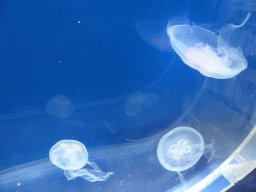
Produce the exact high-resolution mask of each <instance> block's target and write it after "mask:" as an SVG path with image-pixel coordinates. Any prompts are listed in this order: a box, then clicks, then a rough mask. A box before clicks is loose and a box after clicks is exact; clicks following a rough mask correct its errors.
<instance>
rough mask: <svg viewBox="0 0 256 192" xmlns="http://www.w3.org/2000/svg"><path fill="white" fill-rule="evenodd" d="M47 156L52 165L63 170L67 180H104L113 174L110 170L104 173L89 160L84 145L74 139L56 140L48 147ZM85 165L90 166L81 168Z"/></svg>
mask: <svg viewBox="0 0 256 192" xmlns="http://www.w3.org/2000/svg"><path fill="white" fill-rule="evenodd" d="M49 157H50V161H51V162H52V163H53V164H54V165H56V166H57V167H59V168H61V169H63V170H64V175H65V176H66V178H67V180H72V179H75V178H76V177H81V178H83V179H85V180H87V181H90V182H95V181H105V180H106V179H108V178H109V176H110V175H112V174H114V173H112V172H108V173H104V172H102V171H101V169H100V168H99V167H98V165H97V164H96V163H94V162H89V161H88V152H87V150H86V148H85V146H84V145H83V144H82V143H80V142H79V141H76V140H61V141H59V142H57V143H56V144H55V145H53V146H52V148H51V149H50V152H49ZM85 165H88V166H90V167H91V168H87V169H85V168H83V167H84V166H85ZM82 168H83V169H82Z"/></svg>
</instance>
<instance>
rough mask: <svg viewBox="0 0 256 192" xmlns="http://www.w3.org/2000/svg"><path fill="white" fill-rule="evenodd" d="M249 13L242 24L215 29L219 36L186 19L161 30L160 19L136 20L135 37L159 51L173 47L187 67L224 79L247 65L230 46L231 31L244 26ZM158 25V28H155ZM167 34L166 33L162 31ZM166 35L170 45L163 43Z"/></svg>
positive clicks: (239, 54)
mask: <svg viewBox="0 0 256 192" xmlns="http://www.w3.org/2000/svg"><path fill="white" fill-rule="evenodd" d="M250 15H251V13H249V14H248V15H247V16H246V18H245V19H244V21H243V22H242V24H240V25H233V24H227V25H225V26H224V27H222V28H221V29H220V31H219V36H217V35H215V34H214V33H213V32H211V31H209V30H206V29H204V28H202V27H199V26H195V25H192V26H191V25H190V24H189V23H188V21H187V20H186V21H184V22H183V21H182V22H181V21H180V20H179V21H178V20H177V19H173V20H171V21H170V22H169V23H168V25H167V28H166V32H165V31H162V30H160V29H162V26H163V24H164V22H160V21H140V20H139V21H136V23H135V26H136V29H137V32H138V34H139V36H140V37H141V38H142V39H143V40H144V41H146V42H148V43H149V44H151V45H153V46H154V47H156V48H158V49H160V50H162V51H170V50H171V48H170V47H172V48H173V50H174V51H175V52H176V53H177V54H178V55H179V56H180V57H181V59H182V61H183V62H184V63H185V64H187V65H188V66H190V67H191V68H193V69H195V70H198V71H199V72H200V73H201V74H202V75H204V76H206V77H212V78H216V79H227V78H232V77H234V76H236V75H238V74H239V73H240V72H241V71H243V70H245V69H246V68H247V61H246V58H245V57H244V55H243V51H242V49H241V48H240V47H236V48H235V47H232V46H230V44H231V42H229V40H230V35H231V34H232V32H233V31H234V30H235V29H237V28H239V27H242V26H244V25H245V23H246V22H247V20H248V19H249V17H250ZM159 28H160V29H159ZM166 33H167V34H166ZM167 35H168V36H169V40H168V41H169V42H170V43H171V46H168V44H167V38H166V36H167Z"/></svg>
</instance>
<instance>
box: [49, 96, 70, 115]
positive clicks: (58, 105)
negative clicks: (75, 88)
mask: <svg viewBox="0 0 256 192" xmlns="http://www.w3.org/2000/svg"><path fill="white" fill-rule="evenodd" d="M46 110H47V112H48V113H49V114H50V115H53V116H55V117H59V118H60V119H66V118H69V117H70V116H72V114H73V112H74V105H73V103H72V101H71V100H70V99H69V98H67V97H66V96H64V95H55V96H53V97H51V98H50V99H49V100H48V102H47V104H46Z"/></svg>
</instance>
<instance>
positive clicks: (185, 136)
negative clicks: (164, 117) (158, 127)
mask: <svg viewBox="0 0 256 192" xmlns="http://www.w3.org/2000/svg"><path fill="white" fill-rule="evenodd" d="M208 151H210V152H211V157H210V158H209V161H210V160H211V159H212V158H213V156H214V153H215V149H214V147H213V144H209V145H207V146H204V139H203V137H202V135H201V134H200V133H199V132H198V131H197V130H195V129H193V128H190V127H186V126H183V127H177V128H175V129H173V130H171V131H170V132H168V133H166V134H165V135H164V136H163V137H162V138H161V140H160V141H159V143H158V147H157V157H158V160H159V162H160V163H161V165H162V166H163V167H164V168H165V169H167V170H169V171H175V172H177V173H178V176H179V179H180V181H181V183H182V184H183V185H184V188H186V182H185V178H184V176H183V175H182V174H181V173H180V172H181V171H185V170H187V169H189V168H191V167H193V166H194V165H195V164H196V163H197V162H198V161H199V159H200V158H201V156H202V155H203V153H204V152H208ZM209 161H208V162H209Z"/></svg>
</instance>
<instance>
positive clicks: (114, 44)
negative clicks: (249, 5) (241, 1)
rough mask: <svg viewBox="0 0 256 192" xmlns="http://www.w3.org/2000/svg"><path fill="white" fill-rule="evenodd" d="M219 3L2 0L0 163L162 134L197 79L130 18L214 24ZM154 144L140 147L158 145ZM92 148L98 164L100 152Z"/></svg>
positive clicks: (184, 104)
mask: <svg viewBox="0 0 256 192" xmlns="http://www.w3.org/2000/svg"><path fill="white" fill-rule="evenodd" d="M219 6H220V2H219V1H216V2H215V1H211V0H203V1H186V0H181V1H170V0H164V1H149V0H142V1H137V0H135V1H130V0H127V1H108V0H107V1H105V0H104V1H98V0H97V1H91V0H89V1H81V0H75V1H70V0H62V1H51V0H45V1H41V0H36V1H30V0H24V1H4V2H0V66H1V68H0V85H1V86H0V89H1V94H0V106H1V107H0V115H1V116H0V118H1V119H0V121H1V133H0V146H1V153H2V154H4V155H3V156H2V157H1V159H0V166H1V168H2V169H6V168H10V167H13V166H16V165H21V164H24V163H29V162H33V161H37V160H41V159H46V158H48V153H49V150H50V148H51V147H52V146H53V145H54V144H55V143H57V142H58V141H59V140H63V139H72V140H77V141H80V142H81V143H83V144H84V145H85V146H86V147H87V148H88V152H89V159H90V150H89V149H92V151H93V149H98V147H99V148H104V147H106V148H107V149H108V150H110V151H111V152H113V149H115V148H112V147H109V146H118V145H124V146H126V145H129V146H130V145H132V146H135V147H136V145H133V142H135V141H137V140H141V141H144V140H145V139H148V138H152V137H153V138H154V137H155V136H157V137H158V136H159V134H160V133H164V132H166V131H167V130H168V129H167V127H168V126H170V125H172V124H173V122H176V121H177V120H178V119H179V118H180V117H181V115H182V114H184V112H186V111H187V110H188V108H189V106H190V105H191V104H192V103H193V100H194V99H195V98H196V96H197V95H198V94H199V93H200V90H201V88H202V86H203V83H204V81H205V77H203V76H202V75H201V74H199V73H198V72H197V71H195V70H193V69H191V68H189V67H188V66H186V65H185V64H184V63H183V62H182V60H181V59H180V58H179V57H178V56H177V55H176V53H175V52H164V51H160V50H159V49H156V48H155V47H153V46H151V45H149V44H148V43H147V42H145V41H143V40H142V39H141V38H140V36H139V35H138V33H137V31H136V27H135V22H136V20H138V19H140V20H160V21H165V22H167V21H168V20H169V19H171V18H175V17H187V18H189V20H191V21H193V22H195V23H206V24H208V25H209V26H212V25H213V23H215V24H216V20H217V16H218V14H219V11H220V10H221V9H220V8H219ZM216 26H218V24H216ZM165 29H166V26H165V25H163V28H162V30H163V33H165ZM53 98H55V100H54V102H55V103H54V102H53V100H52V99H53ZM159 138H160V137H159ZM156 141H158V140H154V141H152V143H154V144H155V143H156ZM131 143H132V144H131ZM152 143H150V145H148V147H145V148H146V150H151V149H152V150H153V151H154V152H156V146H155V145H154V146H153V144H152ZM139 146H140V147H139V148H140V149H142V148H143V147H144V146H143V145H139ZM141 146H143V147H141ZM150 146H151V147H152V146H153V147H152V148H150ZM132 149H134V148H132ZM143 149H144V148H143ZM118 150H119V148H118ZM96 151H97V150H96ZM91 153H92V154H94V159H96V161H97V157H100V155H99V154H98V153H96V152H95V150H94V152H91ZM117 153H118V152H117ZM120 154H123V155H124V156H123V157H126V153H124V152H120ZM152 154H153V152H152ZM137 155H138V156H139V153H138V154H137ZM95 156H96V157H95ZM103 156H104V157H107V155H106V154H104V155H103ZM112 157H113V154H112ZM115 158H116V159H118V156H117V157H115ZM120 158H121V159H122V157H120ZM129 158H131V159H132V160H131V161H136V160H137V159H136V156H132V155H130V156H129ZM45 161H46V160H45ZM123 161H124V160H123V159H122V160H121V162H123ZM154 161H157V160H156V154H155V156H152V162H154ZM100 162H103V163H102V164H101V168H103V169H104V167H105V168H106V169H111V166H110V167H109V165H108V164H107V163H106V164H104V162H106V161H104V160H102V159H101V160H100ZM141 162H143V161H141ZM201 162H203V163H205V162H206V160H205V159H201ZM40 165H41V164H40ZM133 166H134V169H132V170H136V167H137V166H140V165H133ZM157 166H159V167H160V165H159V164H158V165H157ZM115 170H118V168H115ZM106 171H112V170H106ZM162 171H165V170H162ZM55 174H57V173H55ZM58 174H60V175H59V177H61V176H63V175H61V174H62V172H60V171H59V172H58ZM115 174H116V173H115ZM136 174H139V173H137V172H136ZM111 177H112V176H111ZM61 179H63V181H61V182H66V180H65V181H64V179H65V178H64V177H61ZM110 179H111V178H110ZM151 179H153V180H154V178H153V177H151ZM48 180H51V179H49V178H48ZM135 180H136V179H135ZM107 181H108V180H107ZM107 181H106V182H107ZM49 182H50V181H49ZM79 182H82V181H79ZM50 183H51V182H50ZM68 184H69V183H65V185H68ZM102 185H103V184H102ZM170 186H175V184H172V185H170ZM170 186H169V187H170ZM51 187H52V189H55V190H54V191H58V190H56V186H54V187H53V186H49V188H51ZM72 189H76V190H78V188H77V186H76V188H75V187H74V188H72V186H70V188H69V190H72ZM121 189H122V188H120V190H121ZM125 189H129V187H128V188H125ZM154 189H156V190H164V189H168V186H166V185H165V186H164V187H163V188H162V189H161V187H156V188H154ZM21 190H22V189H21ZM62 190H63V189H62ZM69 190H67V191H69ZM79 190H80V189H79ZM136 190H137V191H141V190H140V188H138V189H136ZM14 191H15V190H14ZM24 191H25V190H24ZM32 191H35V190H32ZM42 191H43V189H42Z"/></svg>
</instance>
